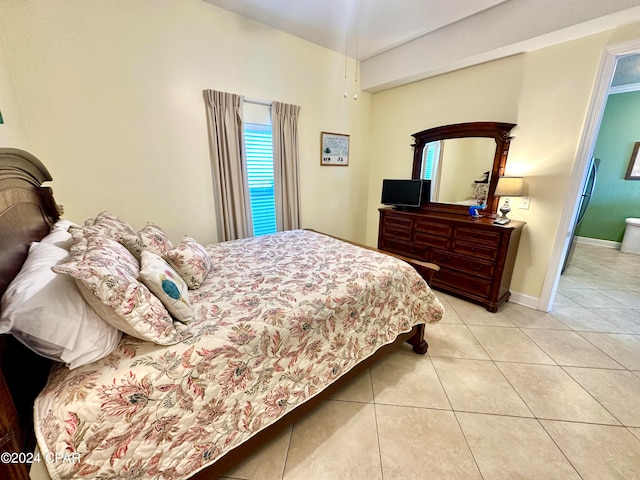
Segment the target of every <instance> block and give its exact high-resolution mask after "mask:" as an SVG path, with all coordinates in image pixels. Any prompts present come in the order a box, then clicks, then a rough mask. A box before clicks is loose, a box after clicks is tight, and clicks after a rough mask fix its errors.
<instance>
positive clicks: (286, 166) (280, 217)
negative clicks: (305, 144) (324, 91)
mask: <svg viewBox="0 0 640 480" xmlns="http://www.w3.org/2000/svg"><path fill="white" fill-rule="evenodd" d="M271 112H272V113H271V128H272V131H273V169H274V170H273V172H274V189H275V201H276V228H277V230H278V231H282V230H294V229H297V228H300V191H299V173H298V115H299V113H300V107H298V106H296V105H287V104H285V103H280V102H273V106H272V108H271Z"/></svg>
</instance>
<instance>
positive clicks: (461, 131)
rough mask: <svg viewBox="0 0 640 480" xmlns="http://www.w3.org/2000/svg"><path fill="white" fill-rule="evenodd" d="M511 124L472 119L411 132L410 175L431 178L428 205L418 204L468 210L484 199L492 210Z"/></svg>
mask: <svg viewBox="0 0 640 480" xmlns="http://www.w3.org/2000/svg"><path fill="white" fill-rule="evenodd" d="M513 127H515V124H512V123H498V122H472V123H460V124H455V125H446V126H442V127H436V128H431V129H429V130H424V131H422V132H418V133H414V134H413V135H412V136H413V137H414V138H415V140H416V143H415V144H414V145H413V147H414V154H413V170H412V175H411V178H417V179H424V178H427V179H431V192H432V195H431V199H432V201H431V203H428V204H426V205H425V206H424V207H423V208H426V209H430V210H441V211H449V212H457V213H462V214H467V213H468V209H469V205H478V204H482V203H485V209H484V210H481V211H480V213H481V214H484V215H488V214H495V213H496V211H497V208H498V198H496V197H495V196H494V192H495V189H496V184H497V183H498V177H499V176H500V175H502V174H503V173H504V169H505V166H506V163H507V154H508V151H509V145H510V142H511V139H512V138H513V137H511V136H510V131H511V129H512V128H513Z"/></svg>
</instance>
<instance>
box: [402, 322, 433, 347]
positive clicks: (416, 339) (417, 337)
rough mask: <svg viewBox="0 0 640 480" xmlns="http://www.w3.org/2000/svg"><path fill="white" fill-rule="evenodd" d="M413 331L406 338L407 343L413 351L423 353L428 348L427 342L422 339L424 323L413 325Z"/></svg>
mask: <svg viewBox="0 0 640 480" xmlns="http://www.w3.org/2000/svg"><path fill="white" fill-rule="evenodd" d="M414 331H415V333H414V334H413V336H412V337H410V338H409V339H408V340H407V343H408V344H409V345H411V346H412V347H413V351H414V352H416V353H417V354H419V355H424V354H425V353H427V350H428V349H429V344H428V343H427V341H426V340H425V339H424V323H421V324H420V325H416V326H415V327H414Z"/></svg>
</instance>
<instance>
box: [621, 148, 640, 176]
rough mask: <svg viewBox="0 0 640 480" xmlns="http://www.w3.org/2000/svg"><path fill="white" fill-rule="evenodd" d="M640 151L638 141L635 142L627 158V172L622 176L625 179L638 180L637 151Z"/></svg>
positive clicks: (639, 165)
mask: <svg viewBox="0 0 640 480" xmlns="http://www.w3.org/2000/svg"><path fill="white" fill-rule="evenodd" d="M639 152H640V142H636V143H635V145H634V146H633V152H632V153H631V158H630V159H629V167H628V168H627V174H626V175H625V176H624V178H625V179H626V180H640V161H639V159H638V153H639Z"/></svg>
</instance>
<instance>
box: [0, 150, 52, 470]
mask: <svg viewBox="0 0 640 480" xmlns="http://www.w3.org/2000/svg"><path fill="white" fill-rule="evenodd" d="M47 181H51V175H50V174H49V172H48V171H47V169H46V168H45V167H44V165H43V164H42V163H41V162H40V161H39V160H38V159H37V158H36V157H34V156H33V155H31V154H30V153H27V152H25V151H23V150H18V149H16V148H0V296H1V295H2V294H3V293H4V292H5V290H6V289H7V286H8V285H9V283H10V282H11V281H12V280H13V279H14V278H15V276H16V275H17V274H18V272H19V271H20V268H21V267H22V264H23V263H24V261H25V259H26V258H27V252H28V250H29V244H30V243H31V242H34V241H38V240H40V239H41V238H42V237H44V236H45V235H47V234H48V233H49V230H50V228H51V226H52V225H53V224H54V223H55V221H56V220H58V218H59V217H60V212H59V209H58V207H57V205H56V203H55V201H54V199H53V193H52V191H51V189H50V188H49V187H43V186H42V184H43V183H44V182H47ZM49 367H50V362H49V361H48V360H45V359H43V358H42V357H39V356H37V355H36V354H34V353H32V352H31V351H30V350H28V349H26V348H25V347H24V346H22V344H20V343H19V342H17V341H16V340H14V338H13V337H12V336H10V335H0V452H16V453H21V452H24V453H27V452H31V451H33V448H34V446H35V440H34V438H33V433H32V432H33V427H32V423H33V421H32V415H33V414H32V412H33V399H34V398H35V397H36V395H37V394H38V392H39V391H40V390H41V389H42V387H43V385H44V382H45V381H46V377H47V375H48V371H49ZM28 472H29V465H27V464H20V463H16V464H14V463H5V462H0V478H10V479H17V480H22V479H28V478H29V473H28Z"/></svg>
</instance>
